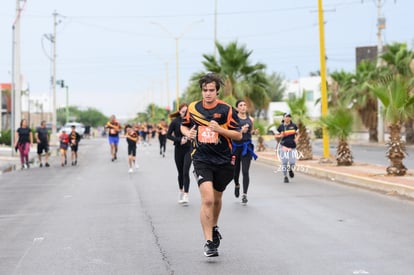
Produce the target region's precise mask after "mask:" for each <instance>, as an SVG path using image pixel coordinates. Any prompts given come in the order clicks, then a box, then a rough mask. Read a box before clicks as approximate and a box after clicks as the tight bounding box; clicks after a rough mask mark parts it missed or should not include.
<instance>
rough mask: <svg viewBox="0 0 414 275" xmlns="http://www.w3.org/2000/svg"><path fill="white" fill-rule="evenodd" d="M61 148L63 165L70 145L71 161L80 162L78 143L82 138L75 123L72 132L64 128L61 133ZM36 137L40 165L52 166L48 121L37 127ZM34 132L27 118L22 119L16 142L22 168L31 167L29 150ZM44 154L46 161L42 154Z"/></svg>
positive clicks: (15, 145) (65, 163) (73, 163)
mask: <svg viewBox="0 0 414 275" xmlns="http://www.w3.org/2000/svg"><path fill="white" fill-rule="evenodd" d="M58 137H59V149H60V156H61V166H62V167H63V166H65V165H67V150H68V148H69V147H70V149H71V161H72V165H73V166H74V165H77V163H78V144H79V141H80V139H81V136H80V135H79V133H77V132H76V127H75V126H74V125H73V126H72V127H71V132H70V133H66V130H64V129H63V130H62V132H61V133H60V134H59V136H58ZM35 138H36V143H37V156H38V161H39V167H43V166H45V167H50V164H49V151H50V146H49V143H50V138H49V130H48V129H47V127H46V121H42V122H41V123H40V126H39V127H38V128H37V129H36V132H35ZM33 140H34V139H33V132H32V129H31V128H30V127H29V126H28V123H27V120H26V119H22V120H21V122H20V127H19V128H18V129H17V130H16V133H15V142H14V148H15V150H16V152H17V151H19V154H20V162H21V168H22V169H28V168H30V163H29V152H30V148H31V147H32V146H33ZM43 155H44V163H43V159H42V156H43Z"/></svg>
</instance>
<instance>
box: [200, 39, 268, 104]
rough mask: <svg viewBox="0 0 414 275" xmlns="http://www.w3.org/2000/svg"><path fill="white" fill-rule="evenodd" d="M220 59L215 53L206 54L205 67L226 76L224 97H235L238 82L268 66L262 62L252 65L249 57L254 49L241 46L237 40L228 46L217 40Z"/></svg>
mask: <svg viewBox="0 0 414 275" xmlns="http://www.w3.org/2000/svg"><path fill="white" fill-rule="evenodd" d="M216 47H217V51H218V53H219V60H217V59H216V58H215V56H214V55H209V54H204V55H203V57H204V59H205V61H203V65H204V67H205V68H206V69H207V71H210V72H214V73H218V74H220V75H222V76H223V77H224V84H225V86H224V91H223V92H224V97H234V95H235V94H236V91H235V88H236V84H237V83H238V82H239V81H241V80H248V78H250V77H252V76H254V75H255V74H257V73H258V72H259V71H262V70H264V69H265V68H266V65H264V64H262V63H256V64H253V65H250V63H249V57H250V55H251V54H252V52H253V51H248V50H247V49H246V46H244V45H242V46H239V45H238V44H237V41H234V42H230V43H229V44H228V45H227V46H226V47H225V46H223V45H221V44H220V43H219V42H216Z"/></svg>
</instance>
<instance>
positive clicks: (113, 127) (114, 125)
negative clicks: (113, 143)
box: [105, 121, 121, 137]
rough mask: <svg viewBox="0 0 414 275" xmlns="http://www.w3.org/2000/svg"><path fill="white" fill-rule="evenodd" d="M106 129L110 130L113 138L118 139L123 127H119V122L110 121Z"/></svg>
mask: <svg viewBox="0 0 414 275" xmlns="http://www.w3.org/2000/svg"><path fill="white" fill-rule="evenodd" d="M105 128H108V129H109V136H111V137H117V136H118V135H119V132H120V131H121V125H119V122H118V121H115V122H112V121H108V122H107V123H106V125H105Z"/></svg>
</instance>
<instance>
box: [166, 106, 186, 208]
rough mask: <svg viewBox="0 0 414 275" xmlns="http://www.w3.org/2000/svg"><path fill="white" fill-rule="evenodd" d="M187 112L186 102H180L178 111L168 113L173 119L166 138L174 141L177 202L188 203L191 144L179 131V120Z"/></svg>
mask: <svg viewBox="0 0 414 275" xmlns="http://www.w3.org/2000/svg"><path fill="white" fill-rule="evenodd" d="M186 112H187V104H186V103H182V104H180V106H179V108H178V111H177V112H174V113H172V114H170V118H171V119H173V120H172V121H171V123H170V126H169V127H168V132H167V138H168V139H169V140H172V141H173V142H174V160H175V165H176V166H177V172H178V188H179V189H180V198H179V200H178V202H179V203H183V204H186V203H188V191H189V188H190V166H191V156H190V150H191V144H190V141H189V140H188V138H187V137H186V136H183V135H182V133H181V129H180V128H181V121H182V119H183V117H184V116H185V113H186Z"/></svg>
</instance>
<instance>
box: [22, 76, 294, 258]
mask: <svg viewBox="0 0 414 275" xmlns="http://www.w3.org/2000/svg"><path fill="white" fill-rule="evenodd" d="M222 85H223V82H222V80H221V78H220V77H219V76H218V75H216V74H213V73H209V74H206V75H204V76H203V77H202V78H201V79H200V80H199V87H200V89H201V95H202V99H201V100H199V101H195V102H192V103H190V104H181V105H180V106H179V108H178V110H177V111H176V112H174V113H172V114H170V119H171V120H172V121H171V123H170V125H167V123H166V121H165V120H161V121H160V123H159V124H158V125H157V126H156V129H155V131H156V132H158V138H159V143H160V155H161V156H162V157H165V150H166V140H167V139H170V140H172V141H173V143H174V147H175V148H174V160H175V164H176V168H177V172H178V177H177V181H178V187H179V200H178V202H179V203H183V204H186V203H188V202H189V195H188V194H189V186H190V176H189V174H190V173H189V170H190V166H191V164H192V165H193V168H194V171H193V174H194V177H195V179H196V182H197V185H198V188H199V191H200V195H201V209H200V222H201V227H202V232H203V235H204V239H205V243H204V255H205V256H206V257H215V256H218V255H219V253H218V248H219V246H220V242H221V239H222V235H221V233H220V232H219V227H218V223H219V216H220V212H221V208H222V196H223V192H224V190H225V189H226V188H227V186H228V184H229V183H230V182H231V181H234V195H235V197H237V198H238V197H239V196H240V189H241V188H243V189H242V192H243V193H242V200H241V202H242V203H243V204H246V203H247V201H248V200H247V192H248V188H249V182H250V177H249V168H250V163H251V160H252V158H253V159H256V158H257V156H256V154H255V153H254V145H253V143H252V135H253V134H255V133H257V129H255V128H254V119H253V118H252V117H251V116H250V115H249V114H248V112H247V104H246V102H245V101H244V100H239V101H237V102H236V105H235V107H232V106H230V105H229V104H227V103H225V102H224V101H222V100H220V99H219V92H220V88H221V86H222ZM22 125H24V122H23V121H22ZM105 128H106V130H107V131H108V135H109V137H108V139H109V144H110V152H111V161H115V160H116V159H117V154H118V143H119V138H120V134H121V133H122V131H124V137H125V138H126V141H127V144H128V165H129V170H128V171H129V172H132V171H133V169H134V168H136V167H137V163H136V149H137V143H138V142H139V139H140V129H139V127H136V126H132V125H126V126H125V127H124V129H122V128H121V124H120V123H119V122H118V121H117V120H116V118H115V116H114V115H113V116H111V119H110V120H109V121H108V123H107V124H106V125H105ZM21 132H23V131H21ZM298 136H299V133H298V129H297V126H296V125H295V124H294V123H293V122H292V121H291V115H290V114H289V113H285V114H284V120H283V121H282V124H281V125H280V127H279V128H278V133H277V134H276V135H275V138H281V141H280V146H279V150H280V154H282V153H283V155H284V156H289V154H291V155H292V157H293V159H288V158H282V166H283V167H284V169H283V171H284V173H283V176H284V181H285V182H288V178H287V173H288V172H289V176H290V177H291V178H292V177H293V176H294V173H293V167H294V165H295V159H294V156H295V153H294V151H295V148H296V141H297V138H298ZM42 137H43V134H42V133H41V132H39V134H36V138H37V139H38V140H42ZM141 138H142V137H141ZM62 139H64V141H61V142H64V143H69V142H71V148H72V145H76V146H77V144H78V142H79V140H78V139H77V136H76V135H68V136H66V135H64V134H62V135H61V140H62ZM25 140H29V142H32V141H31V140H32V138H31V136H30V134H29V136H27V138H26V139H25ZM61 144H62V143H61ZM16 146H17V145H16ZM17 147H18V149H19V150H20V152H25V150H26V147H25V146H21V145H19V146H17ZM17 147H16V148H17ZM61 148H62V147H61ZM40 149H41V148H40ZM66 149H67V148H66ZM76 149H77V148H76ZM74 152H75V154H74V155H73V157H72V165H76V163H77V156H76V150H75V151H72V153H74ZM21 158H22V165H23V164H24V163H25V162H27V161H28V160H27V158H26V157H25V155H24V154H22V155H21ZM73 159H74V160H73ZM39 160H40V156H39ZM288 162H289V164H288ZM65 164H66V157H64V156H63V155H62V166H64V165H65ZM46 166H48V163H47V159H46ZM240 172H242V176H243V181H242V187H241V185H240V181H239V178H240Z"/></svg>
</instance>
